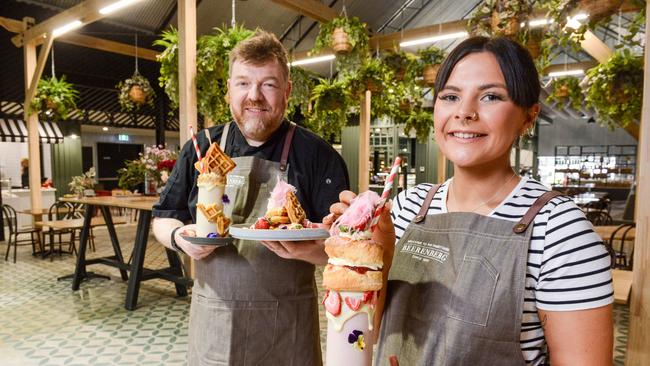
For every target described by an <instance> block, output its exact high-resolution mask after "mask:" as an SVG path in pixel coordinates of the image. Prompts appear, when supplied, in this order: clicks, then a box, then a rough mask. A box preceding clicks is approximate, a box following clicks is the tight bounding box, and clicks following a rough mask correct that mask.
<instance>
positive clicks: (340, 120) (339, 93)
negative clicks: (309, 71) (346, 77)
mask: <svg viewBox="0 0 650 366" xmlns="http://www.w3.org/2000/svg"><path fill="white" fill-rule="evenodd" d="M348 90H349V89H348V85H347V83H345V82H344V81H335V80H327V79H320V80H319V83H318V85H316V86H315V87H314V89H313V90H312V96H311V102H312V103H313V106H314V107H313V109H312V111H311V113H309V115H308V116H307V119H306V120H305V123H306V125H307V127H308V128H309V129H311V130H312V131H314V132H316V133H318V134H319V135H321V136H322V137H323V138H325V139H329V138H331V137H332V136H338V135H339V134H340V133H341V129H342V128H343V126H345V125H346V124H347V111H348V107H349V106H350V104H351V100H350V93H349V91H348Z"/></svg>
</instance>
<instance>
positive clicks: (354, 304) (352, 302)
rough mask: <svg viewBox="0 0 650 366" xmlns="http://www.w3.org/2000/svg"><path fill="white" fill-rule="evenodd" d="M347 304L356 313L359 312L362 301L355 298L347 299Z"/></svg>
mask: <svg viewBox="0 0 650 366" xmlns="http://www.w3.org/2000/svg"><path fill="white" fill-rule="evenodd" d="M345 303H346V304H347V305H348V307H349V308H350V309H352V310H354V311H356V310H359V308H360V307H361V299H355V298H353V297H347V296H346V297H345Z"/></svg>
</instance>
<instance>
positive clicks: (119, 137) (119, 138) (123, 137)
mask: <svg viewBox="0 0 650 366" xmlns="http://www.w3.org/2000/svg"><path fill="white" fill-rule="evenodd" d="M117 141H129V135H117Z"/></svg>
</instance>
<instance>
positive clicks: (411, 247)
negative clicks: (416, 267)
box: [400, 239, 449, 263]
mask: <svg viewBox="0 0 650 366" xmlns="http://www.w3.org/2000/svg"><path fill="white" fill-rule="evenodd" d="M400 252H402V253H406V254H411V256H412V258H413V259H415V260H419V261H422V262H429V261H430V260H432V259H433V260H434V261H436V262H439V263H444V262H445V261H446V260H447V257H449V248H447V247H444V246H442V245H437V244H433V243H427V242H423V241H419V240H411V239H409V240H408V241H407V242H406V243H405V244H404V246H402V249H401V250H400Z"/></svg>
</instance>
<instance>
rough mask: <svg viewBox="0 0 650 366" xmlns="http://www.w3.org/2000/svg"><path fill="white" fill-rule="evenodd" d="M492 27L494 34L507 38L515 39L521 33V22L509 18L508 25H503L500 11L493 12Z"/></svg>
mask: <svg viewBox="0 0 650 366" xmlns="http://www.w3.org/2000/svg"><path fill="white" fill-rule="evenodd" d="M490 26H491V27H492V34H494V35H503V36H505V37H513V36H515V35H516V34H517V32H518V31H519V21H517V18H509V19H508V20H507V21H506V24H505V25H502V24H501V16H500V14H499V12H498V11H493V12H492V17H491V19H490Z"/></svg>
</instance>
